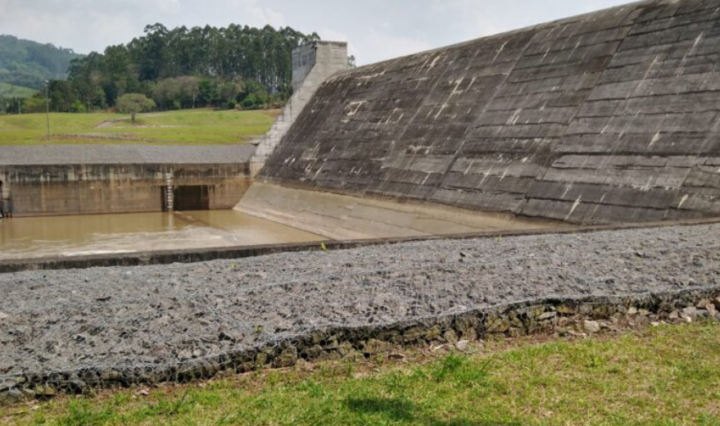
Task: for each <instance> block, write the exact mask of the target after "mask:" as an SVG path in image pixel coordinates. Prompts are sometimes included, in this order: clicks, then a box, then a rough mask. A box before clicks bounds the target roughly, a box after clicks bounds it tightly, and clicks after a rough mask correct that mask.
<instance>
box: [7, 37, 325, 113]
mask: <svg viewBox="0 0 720 426" xmlns="http://www.w3.org/2000/svg"><path fill="white" fill-rule="evenodd" d="M314 40H319V36H318V35H317V34H315V33H313V34H310V35H306V34H303V33H301V32H298V31H295V30H294V29H292V28H289V27H287V28H280V29H275V28H273V27H272V26H266V27H264V28H251V27H248V26H240V25H230V26H228V27H226V28H215V27H211V26H205V27H194V28H187V27H184V26H183V27H178V28H175V29H172V30H170V29H168V28H166V27H165V26H163V25H161V24H155V25H149V26H147V27H145V31H144V35H143V36H142V37H138V38H135V39H133V40H132V41H131V42H130V43H128V44H121V45H117V46H110V47H108V48H106V49H105V51H104V52H103V53H97V52H93V53H90V54H89V55H87V56H84V57H81V58H77V59H74V60H72V61H71V62H70V67H69V70H68V78H67V80H51V81H50V82H49V84H48V87H47V89H46V90H48V93H49V99H50V109H51V110H52V111H55V112H86V111H93V110H104V109H108V108H115V107H116V106H117V102H118V100H119V99H120V98H121V97H122V96H123V95H126V94H141V95H144V96H146V97H147V98H148V99H151V100H153V101H154V103H155V105H156V106H157V108H158V109H160V110H171V109H183V108H199V107H227V108H234V107H236V106H238V105H240V106H241V107H242V108H245V109H258V108H265V107H277V106H281V105H282V104H284V102H285V101H286V100H287V99H288V98H289V97H290V96H291V95H292V51H293V49H295V48H297V47H298V46H300V45H302V44H305V43H308V42H311V41H314ZM45 95H46V93H45V91H44V90H43V91H41V92H39V93H38V94H37V95H36V96H35V97H33V98H29V99H25V100H24V101H19V100H17V99H9V100H8V99H5V100H2V99H0V107H3V106H4V109H5V110H7V112H9V113H18V112H23V113H24V112H39V111H44V110H45V108H46V106H45V100H44V97H45Z"/></svg>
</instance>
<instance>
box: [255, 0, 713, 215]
mask: <svg viewBox="0 0 720 426" xmlns="http://www.w3.org/2000/svg"><path fill="white" fill-rule="evenodd" d="M718 63H720V0H683V1H671V0H653V1H644V2H639V3H633V4H630V5H626V6H622V7H616V8H613V9H608V10H604V11H600V12H596V13H591V14H588V15H583V16H579V17H575V18H570V19H566V20H562V21H558V22H553V23H549V24H545V25H539V26H536V27H532V28H527V29H524V30H519V31H514V32H510V33H506V34H502V35H497V36H492V37H488V38H483V39H479V40H474V41H471V42H468V43H464V44H460V45H455V46H451V47H448V48H443V49H438V50H435V51H430V52H426V53H421V54H417V55H413V56H408V57H404V58H399V59H396V60H391V61H387V62H382V63H378V64H374V65H370V66H366V67H362V68H358V69H355V70H350V71H347V72H343V73H340V74H338V75H336V76H334V77H332V78H331V79H330V80H328V81H327V82H326V83H325V84H323V85H322V87H321V88H320V89H319V90H318V91H317V93H316V94H315V96H314V97H313V99H312V100H311V101H310V102H309V104H308V106H307V107H306V108H305V109H304V111H303V112H302V114H301V115H300V117H299V118H298V120H297V121H296V122H295V124H294V125H293V127H292V128H291V129H290V131H289V132H288V134H287V135H286V136H285V138H284V139H283V140H282V142H281V144H280V145H279V146H278V148H277V149H276V150H275V153H274V154H273V155H272V156H271V157H270V159H269V161H268V162H267V164H266V166H265V168H264V169H263V171H262V172H261V174H260V177H259V178H260V179H262V180H265V181H270V182H273V183H278V184H281V185H282V184H288V185H292V186H298V185H301V186H303V187H305V188H306V189H314V190H329V191H336V192H338V191H339V192H345V193H350V194H359V195H381V196H390V197H397V198H399V199H413V200H422V201H427V202H432V203H441V204H447V205H451V206H456V207H463V208H470V209H475V210H483V211H495V212H509V213H513V214H516V215H522V216H529V217H541V218H548V219H556V220H563V221H568V222H573V223H618V222H643V221H658V220H675V219H683V218H685V219H687V218H698V217H712V216H717V215H720V109H719V108H718V105H720V70H719V69H718Z"/></svg>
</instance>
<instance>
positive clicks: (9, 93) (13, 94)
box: [0, 83, 37, 98]
mask: <svg viewBox="0 0 720 426" xmlns="http://www.w3.org/2000/svg"><path fill="white" fill-rule="evenodd" d="M35 93H37V90H34V89H29V88H27V87H22V86H13V85H12V84H8V83H0V96H2V97H6V98H30V97H32V96H33V95H34V94H35Z"/></svg>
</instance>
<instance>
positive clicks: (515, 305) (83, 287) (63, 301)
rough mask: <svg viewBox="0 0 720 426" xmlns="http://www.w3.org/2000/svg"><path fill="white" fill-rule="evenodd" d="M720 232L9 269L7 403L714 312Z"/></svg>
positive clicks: (2, 343) (3, 307) (2, 336)
mask: <svg viewBox="0 0 720 426" xmlns="http://www.w3.org/2000/svg"><path fill="white" fill-rule="evenodd" d="M719 237H720V225H704V226H696V227H672V228H661V229H644V230H642V229H638V230H625V231H606V232H596V233H588V234H565V235H535V236H524V237H513V238H497V239H474V240H440V241H427V242H413V243H407V244H399V245H394V246H392V247H386V246H374V247H365V248H360V249H353V250H344V251H330V252H312V253H307V252H305V253H285V254H276V255H270V256H266V257H261V258H254V259H241V260H218V261H212V262H205V263H196V264H182V265H181V264H176V265H169V266H168V265H166V266H142V267H112V268H96V269H86V270H66V271H28V272H21V273H12V274H0V293H2V294H3V298H2V300H0V324H1V325H2V326H1V327H0V393H1V394H2V396H0V399H2V400H4V401H5V402H8V401H12V400H15V399H19V398H22V397H24V396H28V395H32V396H37V397H44V396H52V395H54V394H56V393H58V392H71V393H72V392H84V391H86V390H87V389H89V388H92V387H111V386H119V385H120V386H127V385H132V384H147V383H157V382H163V381H181V382H182V381H188V380H193V379H203V378H209V377H213V376H214V375H217V374H219V373H221V372H230V373H231V372H235V371H238V372H242V371H249V370H253V369H257V368H263V367H267V366H272V367H287V366H291V365H293V364H295V363H296V362H298V360H299V359H305V360H323V359H337V358H341V357H348V358H364V357H371V356H374V355H376V354H378V353H382V352H386V351H390V350H391V348H393V347H396V346H398V345H418V344H420V345H423V344H428V343H431V344H448V345H449V344H455V345H457V346H459V347H461V348H462V347H463V346H464V345H465V344H466V342H467V341H471V340H475V339H484V338H487V337H488V336H492V335H508V336H518V335H523V334H528V333H537V332H557V333H558V334H569V335H573V334H574V335H581V334H588V333H594V332H597V331H599V330H602V329H604V328H620V327H622V324H624V323H628V322H632V323H636V324H650V323H660V322H672V321H694V320H696V319H700V318H706V319H710V318H713V317H715V318H717V315H718V314H717V310H718V308H719V307H720V299H718V297H720V249H719V246H720V243H719V241H720V238H719Z"/></svg>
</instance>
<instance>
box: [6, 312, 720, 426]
mask: <svg viewBox="0 0 720 426" xmlns="http://www.w3.org/2000/svg"><path fill="white" fill-rule="evenodd" d="M438 353H439V352H435V353H431V352H429V351H428V352H426V353H418V352H415V353H408V358H407V359H406V360H405V361H403V362H390V361H383V360H381V359H376V360H371V361H368V362H367V363H365V364H357V365H353V364H343V363H336V364H333V363H326V364H318V365H307V364H305V365H302V366H298V367H296V368H294V369H289V370H284V371H272V372H263V373H255V374H250V375H244V376H239V377H235V378H231V379H226V380H218V381H212V382H207V383H202V384H195V385H189V386H172V387H161V388H158V389H155V390H153V391H151V392H150V395H149V396H142V395H141V394H140V393H139V391H138V389H135V390H126V391H120V392H116V393H104V394H101V395H99V396H95V397H86V398H65V399H61V400H57V401H53V402H49V403H44V404H41V405H39V406H35V407H32V406H22V407H14V408H10V409H6V411H5V412H4V413H3V412H1V411H0V423H1V424H18V425H66V426H70V425H87V426H90V425H157V424H161V425H423V426H461V425H466V426H490V425H495V426H500V425H618V426H620V425H623V426H626V425H658V426H670V425H706V426H709V425H720V368H718V366H719V365H720V326H719V325H717V324H702V325H697V324H696V325H681V326H663V327H660V328H657V329H647V330H643V331H639V332H632V333H631V334H627V335H624V336H621V337H611V338H600V339H592V340H584V341H575V342H566V341H551V342H546V343H536V342H533V341H532V340H530V339H528V340H525V341H521V342H513V343H507V342H499V343H489V344H487V345H486V349H485V355H482V354H481V355H477V354H476V355H458V354H443V355H438Z"/></svg>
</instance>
